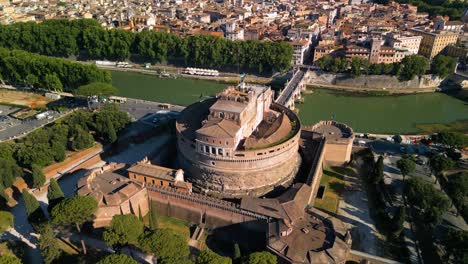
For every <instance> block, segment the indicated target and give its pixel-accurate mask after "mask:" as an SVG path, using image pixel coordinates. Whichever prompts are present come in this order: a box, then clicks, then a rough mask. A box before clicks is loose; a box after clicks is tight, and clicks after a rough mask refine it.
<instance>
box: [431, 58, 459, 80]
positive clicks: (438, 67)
mask: <svg viewBox="0 0 468 264" xmlns="http://www.w3.org/2000/svg"><path fill="white" fill-rule="evenodd" d="M456 65H457V61H456V59H455V58H452V57H449V56H444V55H437V56H436V57H435V58H434V59H433V60H432V64H431V71H432V73H433V74H435V75H437V76H439V77H440V78H445V77H447V76H448V75H450V74H452V73H454V71H455V67H456Z"/></svg>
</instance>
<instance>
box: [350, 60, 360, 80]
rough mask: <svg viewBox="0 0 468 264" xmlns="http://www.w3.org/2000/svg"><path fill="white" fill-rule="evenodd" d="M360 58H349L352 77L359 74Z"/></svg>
mask: <svg viewBox="0 0 468 264" xmlns="http://www.w3.org/2000/svg"><path fill="white" fill-rule="evenodd" d="M361 66H362V63H361V59H360V58H357V57H355V58H353V59H352V60H351V75H352V76H354V77H358V76H360V75H361Z"/></svg>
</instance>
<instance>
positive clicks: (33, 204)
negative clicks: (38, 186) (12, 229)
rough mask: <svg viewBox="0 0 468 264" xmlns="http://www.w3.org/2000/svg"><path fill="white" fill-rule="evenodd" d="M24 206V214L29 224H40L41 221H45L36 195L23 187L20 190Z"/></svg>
mask: <svg viewBox="0 0 468 264" xmlns="http://www.w3.org/2000/svg"><path fill="white" fill-rule="evenodd" d="M22 195H23V200H24V206H25V208H26V214H27V215H28V220H29V221H30V222H31V224H40V223H41V222H43V221H45V220H46V218H45V215H44V212H42V209H41V207H40V205H39V202H38V201H37V199H36V197H34V195H32V194H30V193H29V192H28V190H27V189H23V192H22Z"/></svg>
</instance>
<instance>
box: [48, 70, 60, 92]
mask: <svg viewBox="0 0 468 264" xmlns="http://www.w3.org/2000/svg"><path fill="white" fill-rule="evenodd" d="M44 83H45V88H46V89H48V90H50V91H59V92H61V91H63V84H62V82H61V81H60V79H59V77H57V75H56V74H55V73H52V74H46V76H45V77H44Z"/></svg>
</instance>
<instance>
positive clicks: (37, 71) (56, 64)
mask: <svg viewBox="0 0 468 264" xmlns="http://www.w3.org/2000/svg"><path fill="white" fill-rule="evenodd" d="M0 34H1V33H0ZM0 80H3V81H6V82H9V83H13V84H22V85H25V86H28V87H33V88H37V87H40V88H44V89H47V90H52V91H62V90H64V89H65V90H73V89H76V88H78V87H79V86H82V85H86V84H89V83H92V82H104V83H109V82H110V80H111V77H110V73H109V72H107V71H103V70H99V69H98V68H97V67H96V65H87V64H82V63H76V62H71V61H69V60H65V59H60V58H50V57H47V56H42V55H38V54H35V53H30V52H26V51H22V50H9V49H5V48H0Z"/></svg>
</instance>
